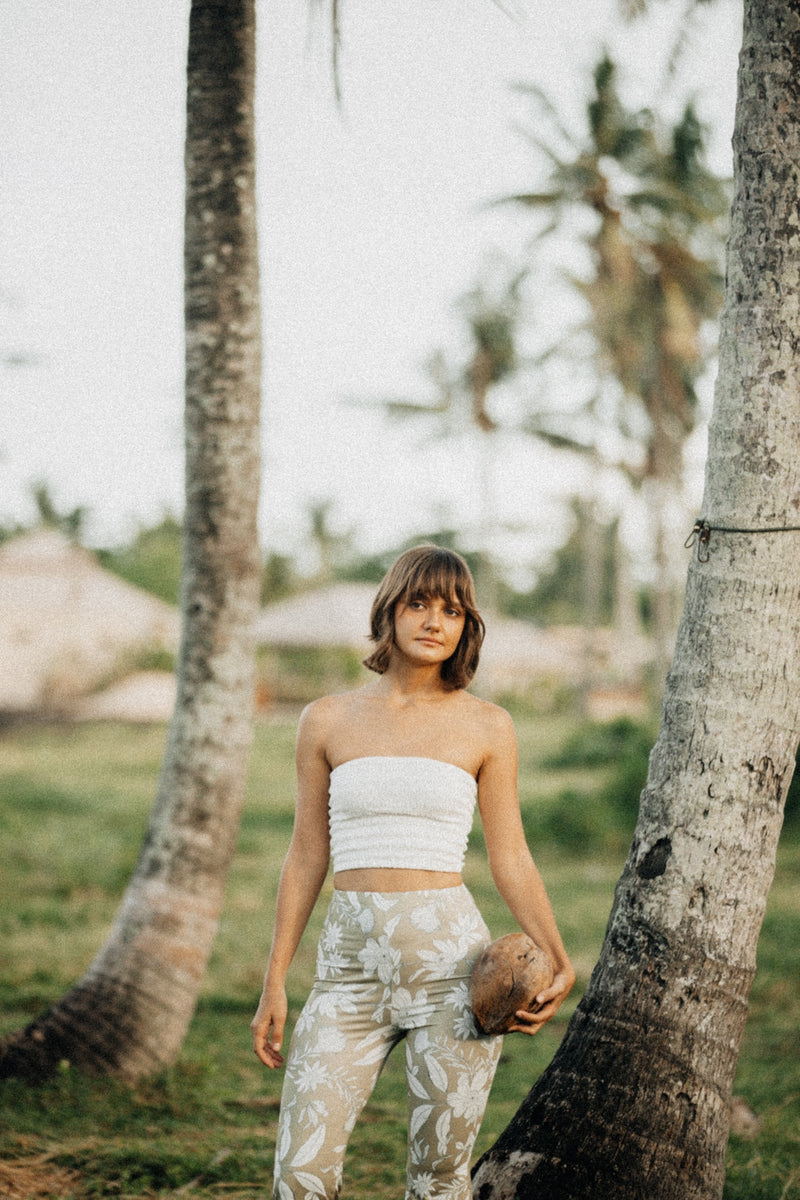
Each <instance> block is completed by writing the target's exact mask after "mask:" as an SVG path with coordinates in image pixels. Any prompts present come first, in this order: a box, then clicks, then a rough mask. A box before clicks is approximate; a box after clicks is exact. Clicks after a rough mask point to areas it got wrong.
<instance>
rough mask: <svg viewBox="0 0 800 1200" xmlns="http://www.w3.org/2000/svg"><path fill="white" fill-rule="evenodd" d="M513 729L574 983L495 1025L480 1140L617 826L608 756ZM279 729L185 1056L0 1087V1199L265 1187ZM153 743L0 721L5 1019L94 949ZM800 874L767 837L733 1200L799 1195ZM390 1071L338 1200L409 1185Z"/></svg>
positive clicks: (261, 730)
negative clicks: (506, 1023)
mask: <svg viewBox="0 0 800 1200" xmlns="http://www.w3.org/2000/svg"><path fill="white" fill-rule="evenodd" d="M518 730H519V735H520V747H521V794H522V800H523V811H524V815H525V820H526V827H527V830H528V834H529V837H530V840H531V845H532V847H533V849H534V853H535V856H536V858H537V861H538V863H539V866H540V869H541V870H542V873H543V875H544V877H545V880H546V883H547V886H548V889H549V891H550V894H551V898H552V900H553V904H554V907H555V909H556V912H557V915H558V918H559V923H560V926H561V928H562V932H563V934H564V938H565V941H566V943H567V945H568V947H569V949H570V952H571V954H572V957H573V961H574V962H575V964H576V969H577V971H578V985H577V987H576V988H575V991H574V993H573V996H572V997H570V1000H569V1002H568V1003H567V1004H566V1005H565V1006H564V1008H563V1009H562V1012H561V1013H560V1014H559V1017H558V1018H557V1019H556V1020H555V1021H554V1022H553V1023H552V1024H551V1025H550V1026H548V1027H547V1028H546V1029H545V1030H544V1031H543V1033H542V1034H541V1035H540V1036H539V1037H537V1038H535V1039H530V1038H523V1037H521V1036H511V1037H509V1038H507V1039H506V1043H505V1048H504V1056H503V1061H502V1063H501V1066H500V1069H499V1072H498V1075H497V1078H496V1082H495V1085H494V1090H493V1092H492V1097H491V1100H490V1103H489V1110H488V1113H487V1117H486V1120H485V1122H484V1126H483V1129H482V1131H481V1135H480V1140H479V1144H478V1146H477V1148H476V1150H477V1153H480V1152H481V1151H482V1150H484V1149H486V1148H487V1147H488V1146H490V1145H491V1144H492V1142H493V1141H494V1140H495V1139H496V1137H497V1135H498V1134H499V1132H500V1131H501V1130H502V1129H503V1127H504V1126H505V1125H506V1124H507V1122H508V1120H509V1119H510V1117H511V1116H512V1114H513V1112H514V1111H515V1110H516V1108H517V1107H518V1105H519V1103H520V1102H521V1100H522V1098H523V1097H524V1095H525V1093H526V1092H527V1090H528V1089H529V1087H530V1085H531V1083H532V1081H533V1080H534V1079H535V1078H536V1076H537V1074H538V1073H539V1072H540V1071H541V1070H542V1068H543V1067H544V1066H545V1065H546V1063H547V1062H548V1061H549V1059H550V1057H551V1056H552V1054H553V1052H554V1049H555V1047H556V1046H557V1044H558V1041H559V1040H560V1038H561V1036H562V1034H563V1031H564V1028H565V1024H566V1020H567V1019H568V1016H569V1014H570V1013H571V1012H572V1010H573V1008H574V1006H575V1004H576V1003H577V1001H578V999H579V997H580V994H581V992H582V990H583V987H584V986H585V984H586V981H587V978H588V975H589V972H590V970H591V968H592V965H593V963H594V961H595V959H596V957H597V954H598V952H599V948H600V944H601V941H602V937H603V931H604V926H605V922H606V918H607V916H608V911H609V908H610V905H611V899H612V894H613V889H614V883H615V881H616V878H617V875H618V874H619V871H620V868H621V865H622V861H623V858H624V854H625V850H626V847H627V841H628V832H629V831H628V829H627V828H626V821H627V820H628V819H629V814H628V816H626V815H625V814H624V812H623V811H622V810H619V809H614V808H613V806H611V807H609V805H608V804H604V803H601V801H600V800H597V799H595V800H591V799H587V797H591V796H592V795H593V794H594V795H596V794H597V793H596V789H597V787H598V782H602V778H603V773H604V771H605V772H606V774H607V768H605V767H602V766H586V765H574V764H573V765H570V766H561V767H559V768H558V769H556V768H555V767H553V766H546V765H545V764H547V763H548V762H552V761H553V757H554V755H556V753H557V751H558V749H559V747H560V746H562V745H563V743H564V741H565V739H566V737H567V735H568V733H569V731H570V726H569V722H568V721H567V719H566V718H564V717H551V718H547V719H537V721H536V722H533V721H530V720H524V719H521V720H519V721H518ZM293 737H294V728H293V723H292V722H291V721H290V720H285V721H283V720H275V721H271V722H266V723H263V724H261V725H259V727H258V730H257V740H256V747H255V752H254V756H253V766H252V771H251V777H250V782H249V789H248V798H247V803H246V809H245V814H244V818H243V821H242V828H241V834H240V838H239V847H238V853H237V856H236V861H235V864H234V867H233V871H232V874H231V879H230V883H229V887H228V894H227V901H226V905H225V909H224V912H223V916H222V921H221V925H220V930H219V935H218V938H217V941H216V944H215V948H214V953H213V956H212V961H211V964H210V968H209V971H208V974H207V978H206V980H205V983H204V987H203V990H202V994H201V997H200V1002H199V1006H198V1010H197V1014H196V1017H195V1019H194V1021H193V1023H192V1027H191V1029H190V1032H189V1036H188V1038H187V1041H186V1044H185V1047H184V1051H183V1054H182V1056H181V1059H180V1062H179V1063H178V1065H177V1066H176V1067H175V1068H173V1069H172V1070H170V1071H168V1072H165V1073H164V1074H163V1075H162V1076H160V1077H159V1078H157V1079H153V1080H148V1081H147V1082H146V1083H143V1084H142V1085H140V1086H139V1087H138V1088H137V1089H135V1090H134V1091H131V1090H129V1089H127V1088H125V1087H122V1086H121V1085H118V1084H115V1083H113V1082H109V1081H108V1080H92V1079H86V1078H83V1077H81V1076H80V1075H78V1074H77V1073H76V1072H74V1071H73V1070H70V1069H69V1067H68V1066H65V1067H64V1069H63V1070H62V1071H61V1072H60V1074H59V1075H58V1077H57V1078H56V1079H54V1080H52V1081H51V1082H49V1083H47V1084H45V1085H43V1086H41V1087H38V1088H34V1089H32V1088H29V1087H24V1086H22V1085H21V1084H20V1083H18V1082H16V1081H8V1082H6V1083H4V1084H2V1085H0V1130H1V1131H2V1132H0V1196H8V1197H17V1198H19V1200H35V1198H37V1197H59V1198H61V1200H70V1198H74V1200H84V1198H87V1197H98V1196H114V1197H127V1196H131V1197H132V1196H144V1197H167V1196H170V1197H172V1196H175V1197H178V1196H189V1197H229V1198H231V1200H254V1198H255V1197H263V1196H264V1195H267V1194H268V1192H269V1181H270V1177H271V1164H272V1150H273V1137H274V1124H275V1115H276V1109H277V1104H278V1091H279V1086H280V1079H279V1077H278V1076H276V1075H272V1074H270V1073H268V1072H266V1071H265V1070H264V1069H263V1068H262V1067H261V1066H260V1065H259V1064H258V1063H257V1061H256V1059H255V1058H254V1056H253V1054H252V1051H251V1049H250V1040H249V1030H248V1023H249V1020H250V1017H251V1015H252V1011H253V1009H254V1006H255V1002H256V1000H257V997H258V993H259V991H260V985H261V975H262V971H263V967H264V961H265V955H266V950H267V946H268V941H269V936H270V919H271V916H270V914H271V905H272V899H273V896H274V891H275V883H276V878H277V872H278V869H279V866H280V862H281V860H282V857H283V853H284V851H285V848H286V844H287V841H288V838H289V834H290V830H291V821H292V796H293V766H292V757H293V756H292V745H293ZM163 743H164V730H163V729H161V728H156V727H152V728H151V727H145V728H143V727H122V726H102V725H97V726H83V727H77V728H72V727H66V726H61V727H58V726H55V727H45V726H39V727H30V728H25V729H17V730H14V731H11V732H8V731H7V732H5V733H4V734H2V735H1V736H0V797H1V798H2V799H1V801H0V812H1V813H2V828H3V865H2V873H1V874H0V963H2V968H1V971H2V978H0V1033H2V1032H4V1031H7V1030H10V1029H14V1028H16V1027H17V1026H19V1025H22V1024H24V1023H25V1022H27V1021H28V1020H30V1019H31V1017H32V1016H34V1015H36V1014H37V1013H39V1012H40V1011H41V1010H42V1009H43V1008H44V1007H45V1006H46V1005H47V1004H48V1003H49V1002H50V1001H52V1000H53V999H55V998H56V997H58V996H59V995H61V994H62V992H63V991H64V990H65V989H66V988H67V987H68V985H69V984H70V983H71V982H72V981H73V980H74V979H75V978H76V977H77V976H78V974H80V972H81V971H82V970H83V968H84V967H85V966H86V965H87V964H88V962H89V960H90V959H91V957H92V955H93V954H94V952H95V950H96V949H97V947H98V946H99V945H100V943H101V941H102V939H103V936H104V934H105V931H106V929H107V928H108V925H109V923H110V921H111V920H112V918H113V915H114V913H115V911H116V906H117V903H118V901H119V897H120V894H121V890H122V888H123V887H124V885H125V883H126V881H127V879H128V877H129V875H130V872H131V870H132V867H133V864H134V861H135V859H136V856H137V853H138V849H139V844H140V840H141V836H142V832H143V829H144V825H145V822H146V819H147V814H148V810H149V806H150V803H151V801H152V797H153V794H154V788H155V779H156V774H157V771H158V767H159V763H160V757H161V752H162V749H163ZM587 813H588V816H587ZM579 816H580V819H578V817H579ZM559 830H560V831H561V832H560V833H559ZM473 842H474V847H473V848H472V849H471V850H470V854H469V858H468V862H467V869H466V873H465V874H466V878H467V882H468V884H469V885H470V887H471V888H472V890H473V892H474V893H475V896H476V899H477V901H478V904H479V906H480V908H481V910H482V911H483V912H484V914H485V916H486V919H487V921H488V923H489V925H490V928H491V929H492V932H493V933H494V934H495V935H499V934H500V933H504V932H507V931H508V930H509V929H510V928H512V923H511V920H510V918H509V917H508V916H507V915H506V914H505V911H504V909H503V906H502V904H501V902H500V901H499V900H498V899H497V898H496V896H495V894H494V892H493V889H492V887H491V883H490V880H489V878H488V874H487V871H486V868H485V864H484V861H483V856H482V854H481V840H480V836H479V835H478V836H477V837H474V838H473ZM570 843H572V844H573V845H572V849H570ZM581 846H582V847H583V850H582V851H581V850H580V847H581ZM799 884H800V839H798V836H797V832H796V831H795V832H794V833H792V834H791V835H790V834H788V833H787V834H786V835H785V837H784V842H783V844H782V846H781V849H780V854H779V862H778V870H777V874H776V879H775V884H774V886H773V889H772V893H771V897H770V904H769V909H768V912H767V916H766V920H765V923H764V930H763V934H762V939H761V944H760V948H759V969H758V974H757V977H756V981H755V985H754V988H753V992H752V997H751V1012H750V1019H749V1023H748V1028H747V1031H746V1035H745V1039H744V1045H743V1049H742V1055H741V1060H740V1067H739V1074H738V1078H737V1082H736V1091H737V1093H739V1094H741V1095H743V1096H744V1097H745V1098H746V1100H747V1101H748V1103H749V1104H750V1105H751V1106H752V1107H753V1108H754V1109H755V1110H756V1112H757V1113H758V1114H759V1116H760V1118H761V1129H760V1131H759V1133H758V1134H757V1136H756V1137H754V1138H752V1139H745V1138H741V1137H734V1138H732V1139H731V1144H730V1149H729V1167H728V1181H727V1184H726V1190H725V1197H726V1200H800V1053H798V1050H799V1049H800V1046H799V1043H800V1038H799V1037H798V1032H799V1031H800V988H798V983H800V978H799V976H800V971H798V964H799V962H800V949H799V948H800V886H799ZM321 907H322V906H318V908H321ZM320 919H321V913H319V912H318V913H317V914H315V917H314V919H313V921H312V925H311V927H310V928H309V930H308V932H307V934H306V937H305V938H304V941H303V943H302V945H301V949H300V951H299V953H298V958H297V960H296V964H295V966H294V968H293V972H292V976H291V979H290V1005H291V1008H292V1011H293V1012H294V1013H296V1012H297V1010H298V1008H299V1005H300V1003H301V1001H302V998H303V996H304V993H305V991H306V989H307V987H308V985H309V982H310V978H311V971H312V966H313V952H314V945H315V940H316V939H315V932H316V930H317V928H318V925H319V921H320ZM562 1014H563V1015H562ZM400 1068H401V1064H400V1061H399V1058H398V1059H397V1061H392V1060H390V1065H389V1067H388V1068H387V1070H386V1071H385V1072H384V1075H383V1077H382V1079H381V1081H380V1083H379V1085H378V1089H377V1091H376V1093H375V1095H374V1097H373V1099H372V1101H371V1102H370V1104H369V1107H368V1109H367V1112H366V1113H365V1116H364V1118H363V1119H362V1121H361V1123H360V1124H359V1126H358V1127H357V1130H356V1133H355V1134H354V1136H353V1139H352V1142H351V1146H350V1148H349V1151H348V1159H347V1165H346V1190H345V1195H347V1196H348V1197H349V1198H350V1200H384V1198H385V1200H390V1198H391V1200H395V1198H397V1197H399V1196H400V1195H401V1194H402V1191H403V1187H402V1179H403V1162H404V1156H405V1125H404V1113H405V1088H404V1084H403V1079H402V1074H401V1069H400ZM610 1200H611V1198H610Z"/></svg>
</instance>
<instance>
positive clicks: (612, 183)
mask: <svg viewBox="0 0 800 1200" xmlns="http://www.w3.org/2000/svg"><path fill="white" fill-rule="evenodd" d="M593 78H594V93H593V95H592V98H591V100H590V101H589V104H588V106H587V110H586V116H587V128H586V130H585V132H584V133H583V134H582V135H581V136H580V137H575V136H574V135H572V134H571V133H570V132H569V131H567V130H566V129H565V128H564V126H563V125H562V124H561V122H560V121H559V119H558V117H557V114H556V113H555V111H554V110H553V109H552V107H551V106H550V105H549V103H548V102H547V99H546V97H545V96H544V95H543V94H542V93H541V91H540V90H538V89H536V88H532V87H526V88H523V89H522V90H523V91H524V92H525V93H527V94H528V95H529V96H530V97H531V98H532V99H533V100H534V101H535V102H536V103H537V105H538V108H539V111H540V113H541V114H542V115H543V116H544V119H545V124H546V125H547V126H549V127H550V129H551V135H552V136H551V138H550V140H548V141H547V142H545V141H543V140H542V139H541V137H540V136H538V134H537V135H536V136H535V137H533V138H532V140H533V141H534V143H535V145H536V147H537V149H539V150H540V151H543V152H544V153H545V155H546V157H547V159H548V161H549V163H550V174H549V178H548V180H547V183H546V186H545V187H544V188H543V189H542V190H540V191H535V192H527V193H520V194H518V195H516V196H513V197H510V199H511V200H512V201H513V202H515V203H518V204H522V205H525V206H526V207H528V208H531V209H536V210H539V211H541V212H544V213H545V214H546V216H547V221H548V223H547V224H546V226H545V227H544V229H543V230H542V231H541V233H540V236H548V235H550V234H552V233H554V232H556V231H558V230H559V229H560V228H561V227H562V226H563V224H564V222H565V220H574V218H575V216H576V215H577V216H578V217H579V218H580V217H586V216H587V215H588V217H589V226H590V227H589V231H588V233H587V234H586V235H585V242H586V245H587V247H588V250H589V259H590V268H589V272H588V274H587V275H585V276H577V275H575V274H571V275H570V276H569V278H570V280H571V282H572V284H573V286H574V288H575V290H576V291H577V292H578V293H579V294H580V295H581V297H582V298H583V300H584V302H585V304H586V309H587V313H588V317H587V319H586V321H585V322H584V323H583V324H582V325H581V327H580V329H579V330H576V331H573V335H574V334H575V333H580V334H581V335H585V333H586V332H587V331H588V333H589V334H590V336H591V345H592V347H593V351H592V357H593V365H592V372H593V374H595V375H596V377H597V378H598V379H599V380H600V381H601V387H602V388H603V391H604V396H603V402H602V404H599V403H598V400H597V397H596V396H594V395H592V396H591V397H590V399H589V400H588V401H587V402H586V403H585V404H584V405H583V406H582V407H580V408H579V409H578V410H576V411H574V412H573V413H572V414H571V417H569V418H567V420H566V421H565V417H564V415H563V414H560V413H554V412H546V411H542V410H540V409H535V410H534V411H533V412H531V414H530V415H529V418H528V428H529V429H530V431H531V432H533V433H535V434H537V435H538V436H540V437H545V438H550V439H551V440H553V441H555V442H556V444H559V445H562V446H568V447H571V448H573V449H576V450H580V451H582V452H591V453H594V452H595V450H594V438H593V435H592V433H591V432H589V434H588V438H587V433H586V430H587V429H588V430H589V431H591V428H592V426H594V427H595V428H597V427H598V426H602V425H604V424H605V425H607V424H608V423H609V422H611V423H612V424H613V425H614V427H615V428H616V431H617V432H618V433H619V434H621V435H622V437H623V439H624V441H625V443H626V444H627V445H628V446H629V447H630V446H631V444H632V443H634V442H635V443H638V444H639V446H640V452H639V453H638V454H637V456H636V457H635V458H634V459H631V458H630V457H629V456H628V457H626V456H622V457H621V458H620V459H619V461H618V463H617V465H618V466H619V467H621V468H622V469H623V470H624V471H625V473H626V475H627V476H628V478H629V479H630V480H631V481H632V482H633V483H634V484H635V485H636V486H637V487H644V489H645V493H646V495H647V497H648V499H649V501H650V507H651V513H652V523H653V528H654V543H655V547H654V549H655V554H654V557H655V561H656V565H657V569H658V586H657V587H656V614H655V616H656V620H655V628H656V638H657V643H658V652H659V653H658V657H659V660H660V661H661V662H665V661H666V653H667V651H666V647H667V645H668V642H669V637H670V634H671V631H672V628H673V619H672V613H671V604H670V597H669V590H670V589H669V577H668V562H667V554H666V546H665V534H664V511H665V501H666V500H667V499H668V497H669V495H670V493H672V492H676V491H677V490H679V488H680V483H681V479H682V455H683V446H684V443H685V440H686V438H687V437H688V435H689V434H690V433H691V432H692V430H693V428H694V426H695V422H696V420H697V409H698V399H697V391H696V385H697V381H698V379H699V377H700V375H701V374H702V373H703V371H704V370H705V369H706V367H707V365H708V359H709V351H708V348H707V347H706V346H704V344H703V339H702V331H703V327H704V325H705V323H706V322H708V321H709V320H711V319H713V318H715V317H716V316H717V313H718V310H719V305H720V303H721V300H722V274H721V265H720V257H721V250H722V244H723V230H724V225H725V221H726V218H727V213H728V207H729V194H728V189H727V187H726V185H725V184H724V182H723V181H721V180H720V179H718V178H717V177H716V176H715V175H714V174H713V173H712V172H711V171H710V170H709V169H708V168H707V167H706V166H705V165H704V162H703V155H704V139H703V130H702V127H701V125H700V123H699V122H698V120H697V116H696V114H695V111H694V109H693V107H692V106H691V105H688V106H687V107H686V109H685V110H684V112H683V115H682V117H681V119H680V120H679V121H678V122H677V124H676V125H675V126H674V128H673V129H672V130H671V131H669V135H668V136H667V137H665V136H663V134H662V133H661V131H660V128H659V126H658V125H657V123H656V122H655V120H654V119H653V117H652V114H650V113H649V112H648V111H647V110H636V111H631V110H629V109H628V108H626V107H625V105H624V104H623V102H622V100H621V99H620V96H619V93H618V90H617V84H616V67H615V65H614V63H613V62H612V61H611V59H610V58H609V57H608V55H604V56H603V57H602V58H601V60H600V62H599V63H598V65H597V66H596V68H595V70H594V75H593ZM555 143H558V146H556V145H555ZM576 342H577V339H576V337H575V336H567V337H566V338H565V339H564V341H563V342H562V343H561V344H560V345H559V346H558V347H556V348H551V349H550V351H549V353H550V354H552V353H553V350H554V349H555V350H556V352H558V353H560V354H562V355H566V356H567V357H568V358H571V359H574V357H575V355H576ZM570 420H571V421H573V422H574V423H575V425H576V426H580V427H581V428H582V430H583V432H582V433H581V434H577V433H571V432H570V425H569V421H570Z"/></svg>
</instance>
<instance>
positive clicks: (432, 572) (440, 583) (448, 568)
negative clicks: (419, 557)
mask: <svg viewBox="0 0 800 1200" xmlns="http://www.w3.org/2000/svg"><path fill="white" fill-rule="evenodd" d="M471 593H472V580H471V579H470V578H469V576H468V575H466V573H465V572H464V570H463V568H461V566H460V564H459V562H458V560H455V561H454V560H453V559H451V557H450V555H447V557H445V556H444V554H442V555H441V556H440V555H436V556H434V555H431V556H430V557H429V558H426V559H424V560H423V561H422V562H420V563H418V564H417V566H416V568H415V569H414V570H412V571H411V572H410V573H409V576H408V579H407V580H406V586H405V588H404V590H403V592H402V594H401V595H400V596H398V600H403V601H406V602H407V601H409V600H411V599H412V598H413V597H414V596H420V597H421V598H422V599H423V600H432V599H435V598H436V597H437V596H440V597H441V598H442V600H446V601H447V602H448V603H450V604H452V603H453V602H454V601H457V602H458V604H460V605H461V607H462V608H467V609H472V608H474V601H473V600H472V598H471Z"/></svg>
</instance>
